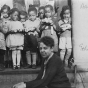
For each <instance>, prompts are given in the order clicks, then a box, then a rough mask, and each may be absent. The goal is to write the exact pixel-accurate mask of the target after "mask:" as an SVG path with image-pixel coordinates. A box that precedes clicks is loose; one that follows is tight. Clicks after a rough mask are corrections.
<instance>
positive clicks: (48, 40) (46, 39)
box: [40, 36, 54, 48]
mask: <svg viewBox="0 0 88 88" xmlns="http://www.w3.org/2000/svg"><path fill="white" fill-rule="evenodd" d="M41 42H43V43H44V44H45V45H46V46H49V47H51V48H52V47H54V40H53V38H51V37H49V36H45V37H42V38H41V39H40V43H41Z"/></svg>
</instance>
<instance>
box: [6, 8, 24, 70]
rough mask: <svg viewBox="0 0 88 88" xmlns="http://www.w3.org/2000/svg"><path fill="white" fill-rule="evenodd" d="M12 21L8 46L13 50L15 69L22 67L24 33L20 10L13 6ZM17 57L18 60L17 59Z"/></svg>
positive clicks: (7, 40)
mask: <svg viewBox="0 0 88 88" xmlns="http://www.w3.org/2000/svg"><path fill="white" fill-rule="evenodd" d="M10 16H11V21H10V24H9V31H8V36H7V38H6V45H7V47H8V48H9V49H10V50H12V61H13V69H16V68H18V69H19V68H20V60H21V50H23V44H24V35H23V34H22V31H23V29H24V28H23V25H22V23H21V22H20V21H18V19H19V11H18V9H17V8H13V9H12V10H11V11H10ZM16 59H17V60H16Z"/></svg>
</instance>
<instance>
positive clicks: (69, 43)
mask: <svg viewBox="0 0 88 88" xmlns="http://www.w3.org/2000/svg"><path fill="white" fill-rule="evenodd" d="M66 48H67V52H66V56H65V64H66V65H68V59H69V58H70V56H71V52H72V43H71V37H67V38H66Z"/></svg>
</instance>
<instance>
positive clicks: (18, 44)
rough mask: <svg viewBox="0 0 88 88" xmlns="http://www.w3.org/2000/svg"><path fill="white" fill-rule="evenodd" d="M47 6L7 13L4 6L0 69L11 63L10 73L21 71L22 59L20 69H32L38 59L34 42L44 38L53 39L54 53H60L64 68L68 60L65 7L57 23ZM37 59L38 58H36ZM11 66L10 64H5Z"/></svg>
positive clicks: (68, 28)
mask: <svg viewBox="0 0 88 88" xmlns="http://www.w3.org/2000/svg"><path fill="white" fill-rule="evenodd" d="M53 11H54V9H53V7H52V6H51V5H46V6H41V7H39V9H38V10H37V9H36V7H34V6H30V7H29V9H28V12H26V11H19V10H18V9H17V8H12V9H10V7H9V6H7V5H4V6H2V8H1V16H0V17H1V20H0V65H1V66H0V68H2V67H3V66H4V65H5V66H6V63H5V62H7V61H9V62H11V60H12V67H13V69H20V68H21V61H22V62H23V63H24V56H26V63H27V65H26V66H25V67H24V68H34V69H35V68H36V62H37V59H38V58H39V55H38V53H39V50H38V42H39V39H40V38H42V37H44V36H50V37H52V38H53V39H54V52H55V53H58V51H59V50H60V57H61V59H62V60H63V63H65V64H66V65H68V59H69V58H70V56H71V51H72V44H71V15H70V8H69V6H64V7H63V8H62V11H61V19H60V20H57V18H56V17H54V14H53ZM40 59H41V58H40ZM9 64H10V65H11V63H9Z"/></svg>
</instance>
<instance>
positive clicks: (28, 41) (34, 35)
mask: <svg viewBox="0 0 88 88" xmlns="http://www.w3.org/2000/svg"><path fill="white" fill-rule="evenodd" d="M39 26H40V20H39V19H38V18H37V9H36V8H35V7H30V8H29V10H28V20H27V21H26V29H25V31H26V35H25V40H24V50H26V57H27V63H28V65H27V67H26V68H31V67H32V68H33V69H35V68H36V59H37V47H38V41H37V39H38V33H39Z"/></svg>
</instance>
